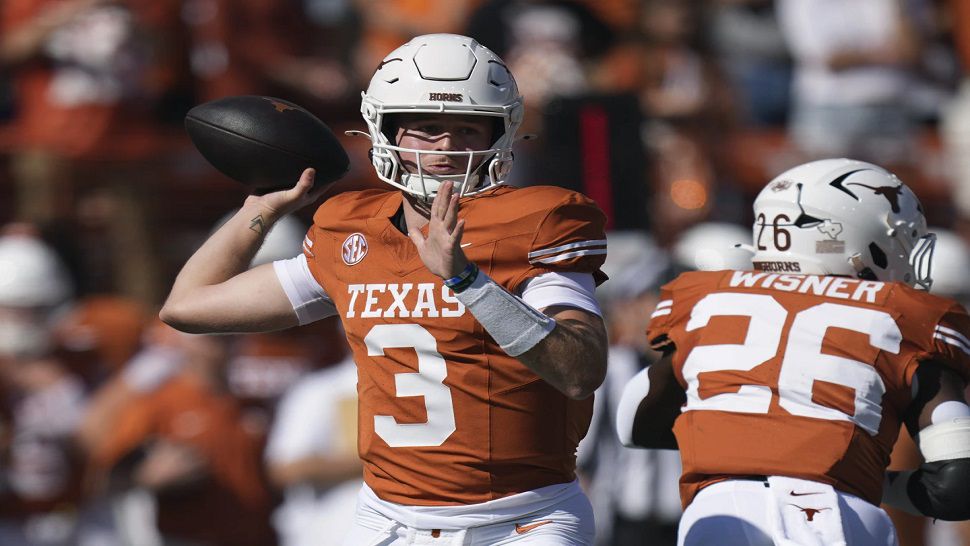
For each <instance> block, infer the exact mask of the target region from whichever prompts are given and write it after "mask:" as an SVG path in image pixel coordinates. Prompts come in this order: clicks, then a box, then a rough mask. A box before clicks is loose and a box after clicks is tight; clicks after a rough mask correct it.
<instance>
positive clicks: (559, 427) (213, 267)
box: [160, 34, 606, 545]
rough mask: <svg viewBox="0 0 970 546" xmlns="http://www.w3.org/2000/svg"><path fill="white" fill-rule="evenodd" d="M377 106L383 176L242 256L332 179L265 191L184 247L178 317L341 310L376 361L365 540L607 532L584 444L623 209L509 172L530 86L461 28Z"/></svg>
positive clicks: (407, 62) (390, 66)
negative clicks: (297, 235) (609, 220)
mask: <svg viewBox="0 0 970 546" xmlns="http://www.w3.org/2000/svg"><path fill="white" fill-rule="evenodd" d="M361 112H362V113H363V117H364V120H365V122H366V123H367V128H368V132H367V133H366V134H367V135H368V136H369V137H370V139H371V142H372V161H373V165H374V167H375V170H376V171H377V176H378V177H379V178H380V179H381V180H382V181H384V182H386V183H387V184H390V185H391V186H393V187H394V188H396V189H395V190H388V189H381V190H364V191H353V192H345V193H342V194H339V195H336V196H333V197H330V198H329V199H327V200H326V201H325V202H324V203H323V204H322V205H321V206H320V207H319V209H318V210H317V212H316V214H315V216H314V225H313V226H312V227H311V228H310V230H309V232H308V233H307V236H306V238H305V240H304V245H303V253H302V254H301V255H299V256H297V257H296V258H293V259H290V260H281V261H276V262H274V263H273V264H268V265H266V266H261V267H257V268H254V269H252V270H249V271H244V269H245V267H246V265H247V264H248V263H249V260H250V258H251V257H252V255H253V253H255V252H256V250H257V248H258V247H259V244H260V241H261V240H262V238H263V236H264V231H265V230H266V229H267V228H268V227H269V226H270V225H272V223H273V222H274V221H275V220H277V219H278V218H279V217H280V216H282V215H284V214H286V213H289V212H292V211H294V210H296V209H298V208H300V207H302V206H305V205H308V204H310V203H312V202H314V200H315V199H316V198H317V197H319V196H320V195H321V193H317V192H310V191H309V188H310V187H311V186H312V178H313V172H312V170H307V171H305V172H304V174H303V176H302V177H301V179H300V180H299V182H298V183H297V184H296V186H294V188H292V189H290V190H286V191H281V192H276V193H271V194H268V195H264V196H251V197H249V198H248V199H247V200H246V202H245V204H244V205H243V207H242V209H241V210H240V212H239V213H237V214H236V215H234V216H233V217H232V218H231V219H230V220H229V221H228V222H226V224H225V225H223V227H222V228H220V229H219V230H218V231H216V232H215V233H214V234H213V235H212V236H211V237H210V238H209V240H208V241H207V242H206V243H205V244H204V245H203V246H202V247H201V248H200V249H199V250H198V251H197V252H196V254H195V255H194V256H192V258H190V259H189V261H188V262H187V263H186V265H185V267H184V268H183V269H182V271H181V273H180V274H179V276H178V278H177V279H176V281H175V285H174V287H173V288H172V291H171V294H170V295H169V298H168V300H167V302H166V303H165V305H164V307H163V309H162V310H161V313H160V315H161V317H162V319H163V320H165V321H166V322H168V323H170V324H172V325H174V326H176V327H177V328H179V329H182V330H185V331H190V332H226V331H256V330H270V329H279V328H286V327H291V326H295V325H297V324H304V323H307V322H309V321H313V320H317V319H319V318H322V317H325V316H328V315H334V314H337V315H339V316H340V318H341V320H342V323H343V326H344V330H345V331H346V334H347V339H348V342H349V343H350V346H351V348H352V350H353V353H354V359H355V361H356V363H357V369H358V387H357V388H358V394H359V397H358V398H359V412H358V415H359V427H358V431H359V432H358V434H359V439H358V448H359V451H360V455H361V458H362V459H363V463H364V465H363V466H364V481H365V486H364V487H363V489H362V491H361V493H360V497H359V503H358V510H357V518H356V524H355V528H354V529H353V531H352V532H351V537H350V539H349V544H374V545H377V544H405V543H408V544H411V543H415V541H420V542H422V543H425V542H426V543H428V544H433V543H438V542H441V543H448V544H457V543H463V544H494V543H497V542H503V543H505V542H523V543H533V544H539V543H541V544H557V545H567V544H589V543H591V542H592V541H593V536H594V532H593V519H592V511H591V508H590V505H589V501H588V500H587V499H586V497H585V495H584V494H583V492H582V490H581V489H580V487H579V485H578V484H577V482H576V479H575V459H576V455H575V451H576V445H577V444H578V442H579V440H580V439H581V438H582V437H583V435H584V434H585V433H586V430H587V427H588V426H589V421H590V416H591V412H592V399H591V398H590V394H591V393H592V392H593V391H594V390H595V389H596V387H597V386H598V385H599V384H600V383H601V382H602V380H603V377H604V375H605V367H606V334H605V329H604V326H603V323H602V319H601V316H600V311H599V308H598V306H597V303H596V300H595V298H594V296H593V290H594V288H595V285H596V283H597V282H599V281H601V280H603V279H604V276H603V275H602V273H601V272H600V269H599V268H600V265H602V263H603V260H604V258H605V255H606V236H605V234H604V224H605V218H604V215H603V214H602V212H601V211H600V210H599V209H598V208H597V207H596V206H595V205H594V204H593V203H592V202H591V201H590V200H589V199H587V198H585V197H583V196H582V195H579V194H576V193H574V192H570V191H566V190H563V189H561V188H554V187H543V186H537V187H531V188H524V189H516V188H512V187H508V186H506V185H504V184H503V183H502V182H503V181H504V180H505V179H506V177H507V175H508V173H509V170H510V168H511V166H512V144H513V142H514V139H515V131H516V129H517V128H518V126H519V125H520V123H521V121H522V112H523V107H522V99H521V97H520V96H519V93H518V90H517V88H516V85H515V80H514V79H513V77H512V75H511V74H510V73H509V71H508V69H507V68H506V66H505V64H504V63H503V62H502V60H501V59H499V58H498V57H497V56H495V55H494V54H493V53H492V52H491V51H489V50H488V49H486V48H485V47H483V46H481V45H480V44H478V43H477V42H475V41H474V40H472V39H470V38H466V37H464V36H456V35H449V34H435V35H428V36H419V37H417V38H415V39H413V40H412V41H410V42H408V43H407V44H405V45H403V46H401V47H400V48H398V49H397V50H395V51H393V52H392V53H391V54H389V55H388V56H387V57H386V58H385V59H384V62H382V63H381V65H380V66H379V67H378V69H377V72H376V73H375V75H374V77H373V79H372V80H371V83H370V85H369V87H368V89H367V91H366V92H365V93H364V94H363V100H362V105H361Z"/></svg>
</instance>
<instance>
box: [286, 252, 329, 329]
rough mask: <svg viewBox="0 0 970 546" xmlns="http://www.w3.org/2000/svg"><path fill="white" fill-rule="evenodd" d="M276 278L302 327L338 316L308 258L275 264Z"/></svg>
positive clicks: (298, 258) (291, 259) (302, 256)
mask: <svg viewBox="0 0 970 546" xmlns="http://www.w3.org/2000/svg"><path fill="white" fill-rule="evenodd" d="M273 270H274V271H276V277H277V278H278V279H279V281H280V285H282V286H283V291H284V292H286V297H287V298H289V300H290V305H292V306H293V311H295V312H296V316H297V318H298V319H299V321H300V325H303V324H308V323H311V322H313V321H315V320H320V319H322V318H326V317H329V316H333V315H336V314H337V308H336V306H334V304H333V300H331V299H330V296H328V295H327V293H326V291H324V289H323V287H322V286H320V283H318V282H317V280H316V279H315V278H313V274H312V273H310V266H309V265H308V264H307V261H306V256H304V255H303V254H300V255H299V256H297V257H295V258H290V259H288V260H277V261H275V262H273Z"/></svg>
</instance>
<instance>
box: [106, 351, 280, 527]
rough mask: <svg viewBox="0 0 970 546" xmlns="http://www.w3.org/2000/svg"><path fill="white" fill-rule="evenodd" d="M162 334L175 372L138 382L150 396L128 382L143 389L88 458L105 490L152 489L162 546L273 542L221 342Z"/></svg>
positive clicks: (257, 443)
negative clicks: (103, 477)
mask: <svg viewBox="0 0 970 546" xmlns="http://www.w3.org/2000/svg"><path fill="white" fill-rule="evenodd" d="M170 335H171V338H169V340H168V342H169V343H172V346H171V348H172V349H175V350H176V351H177V352H178V357H177V358H178V359H179V361H180V362H179V364H180V366H179V367H178V372H177V373H176V374H175V375H172V376H171V378H170V379H167V381H164V382H163V383H162V384H160V385H158V381H156V380H152V378H148V380H146V381H145V383H147V384H148V385H150V387H149V389H153V390H149V389H144V384H142V382H141V381H133V382H132V381H129V384H133V385H141V386H140V387H136V389H142V390H143V391H147V392H145V394H144V395H142V396H139V397H136V398H133V399H130V400H128V401H127V403H126V404H125V405H124V406H123V407H122V408H121V409H120V410H119V411H118V414H119V415H118V416H117V417H116V419H115V423H114V425H113V426H112V428H111V430H110V431H108V433H107V434H106V436H105V437H104V438H103V439H102V443H101V444H100V445H98V446H96V447H95V448H94V459H95V461H96V463H97V464H98V466H99V467H100V468H102V469H110V471H111V474H112V477H111V479H112V483H113V486H114V487H116V488H120V489H122V490H124V489H127V488H129V487H141V488H145V489H147V490H148V491H151V492H152V493H153V495H154V497H155V501H156V504H157V515H156V525H157V528H158V532H159V534H160V535H161V537H162V540H163V542H164V543H165V544H169V543H171V544H198V545H213V546H223V545H225V546H230V545H231V546H245V545H254V546H255V545H268V544H274V543H275V535H274V534H273V531H272V528H271V527H270V525H269V514H270V510H271V504H272V502H271V496H270V494H269V491H268V489H267V486H266V482H265V474H264V473H263V469H262V465H261V462H260V454H261V452H262V445H263V439H262V437H261V436H260V435H259V434H258V433H255V434H254V433H253V432H252V431H250V430H248V429H247V428H246V427H245V425H244V422H243V420H242V416H241V412H240V409H239V405H238V404H237V402H236V401H235V400H234V399H233V398H232V397H231V396H230V395H229V393H228V391H227V386H226V380H225V368H226V363H227V362H228V350H229V344H230V339H229V338H227V337H224V336H223V337H216V336H192V335H186V334H180V333H172V334H170ZM131 379H134V378H130V380H131ZM141 379H146V378H144V377H142V378H141Z"/></svg>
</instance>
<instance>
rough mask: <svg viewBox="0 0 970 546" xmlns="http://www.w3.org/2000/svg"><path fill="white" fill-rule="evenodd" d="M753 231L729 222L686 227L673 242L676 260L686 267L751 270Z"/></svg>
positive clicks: (690, 268) (678, 263) (682, 266)
mask: <svg viewBox="0 0 970 546" xmlns="http://www.w3.org/2000/svg"><path fill="white" fill-rule="evenodd" d="M750 243H751V232H750V231H748V230H747V229H745V228H743V227H741V226H739V225H737V224H730V223H727V222H704V223H701V224H697V225H695V226H692V227H691V228H689V229H687V230H686V231H684V232H683V233H682V234H681V235H680V237H678V238H677V242H676V243H674V249H673V251H674V252H673V254H674V260H675V261H676V262H677V265H678V266H680V267H681V268H683V269H688V270H698V271H721V270H724V269H735V270H738V271H749V270H751V267H752V266H751V247H750Z"/></svg>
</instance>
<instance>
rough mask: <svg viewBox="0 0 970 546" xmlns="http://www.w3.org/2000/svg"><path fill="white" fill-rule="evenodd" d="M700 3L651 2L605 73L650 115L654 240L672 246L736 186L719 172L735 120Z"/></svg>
mask: <svg viewBox="0 0 970 546" xmlns="http://www.w3.org/2000/svg"><path fill="white" fill-rule="evenodd" d="M702 7H703V4H702V3H701V2H697V1H693V0H692V1H687V2H681V1H675V0H646V1H645V2H643V3H642V4H641V12H640V19H639V26H638V30H639V33H638V34H637V35H635V36H633V37H630V38H629V39H626V40H625V41H623V42H622V43H621V44H620V45H619V46H618V47H617V48H616V49H615V50H614V51H613V52H612V53H611V54H610V55H609V57H608V58H607V59H606V61H605V63H606V65H605V66H604V67H603V68H602V69H601V70H599V71H598V79H599V85H600V86H602V87H606V88H610V89H614V90H617V91H628V92H632V93H635V94H636V95H637V97H638V98H639V103H640V108H641V110H642V112H643V115H644V117H645V119H646V125H645V126H644V128H643V130H642V131H641V134H642V138H641V139H640V140H641V142H642V144H643V145H644V146H645V148H646V154H647V157H648V158H649V160H650V174H649V176H648V178H647V180H648V181H649V182H648V183H649V184H650V185H651V186H652V188H651V189H652V192H651V193H652V195H653V198H652V202H651V204H650V212H649V216H650V219H651V226H652V227H653V229H654V237H655V238H656V239H657V242H658V243H659V244H661V245H667V244H669V243H670V242H671V241H672V240H673V238H674V237H675V236H676V234H677V233H679V232H680V231H681V230H682V229H684V227H685V226H687V225H689V224H692V223H695V222H697V221H700V220H701V219H703V218H706V217H708V216H710V215H711V213H712V211H713V210H715V209H716V208H718V207H719V206H720V204H721V202H722V201H723V200H724V199H725V197H729V194H730V191H731V188H730V186H728V185H726V184H725V183H724V182H725V181H724V180H721V179H718V178H716V177H715V173H718V172H724V170H723V169H717V168H716V166H717V165H718V164H719V163H720V162H721V161H722V159H721V158H720V157H719V154H720V153H727V150H726V149H727V146H725V145H724V143H725V133H726V130H727V129H728V127H729V124H728V121H729V120H730V119H731V117H732V105H731V103H730V102H729V101H728V99H729V98H730V95H729V94H728V93H726V90H727V89H728V87H727V86H725V85H723V84H722V83H721V77H720V74H719V72H718V69H717V65H716V63H715V62H714V59H713V58H712V56H711V54H710V51H709V44H708V43H707V39H706V37H707V36H706V32H705V27H704V26H703V10H702V9H701V8H702Z"/></svg>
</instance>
